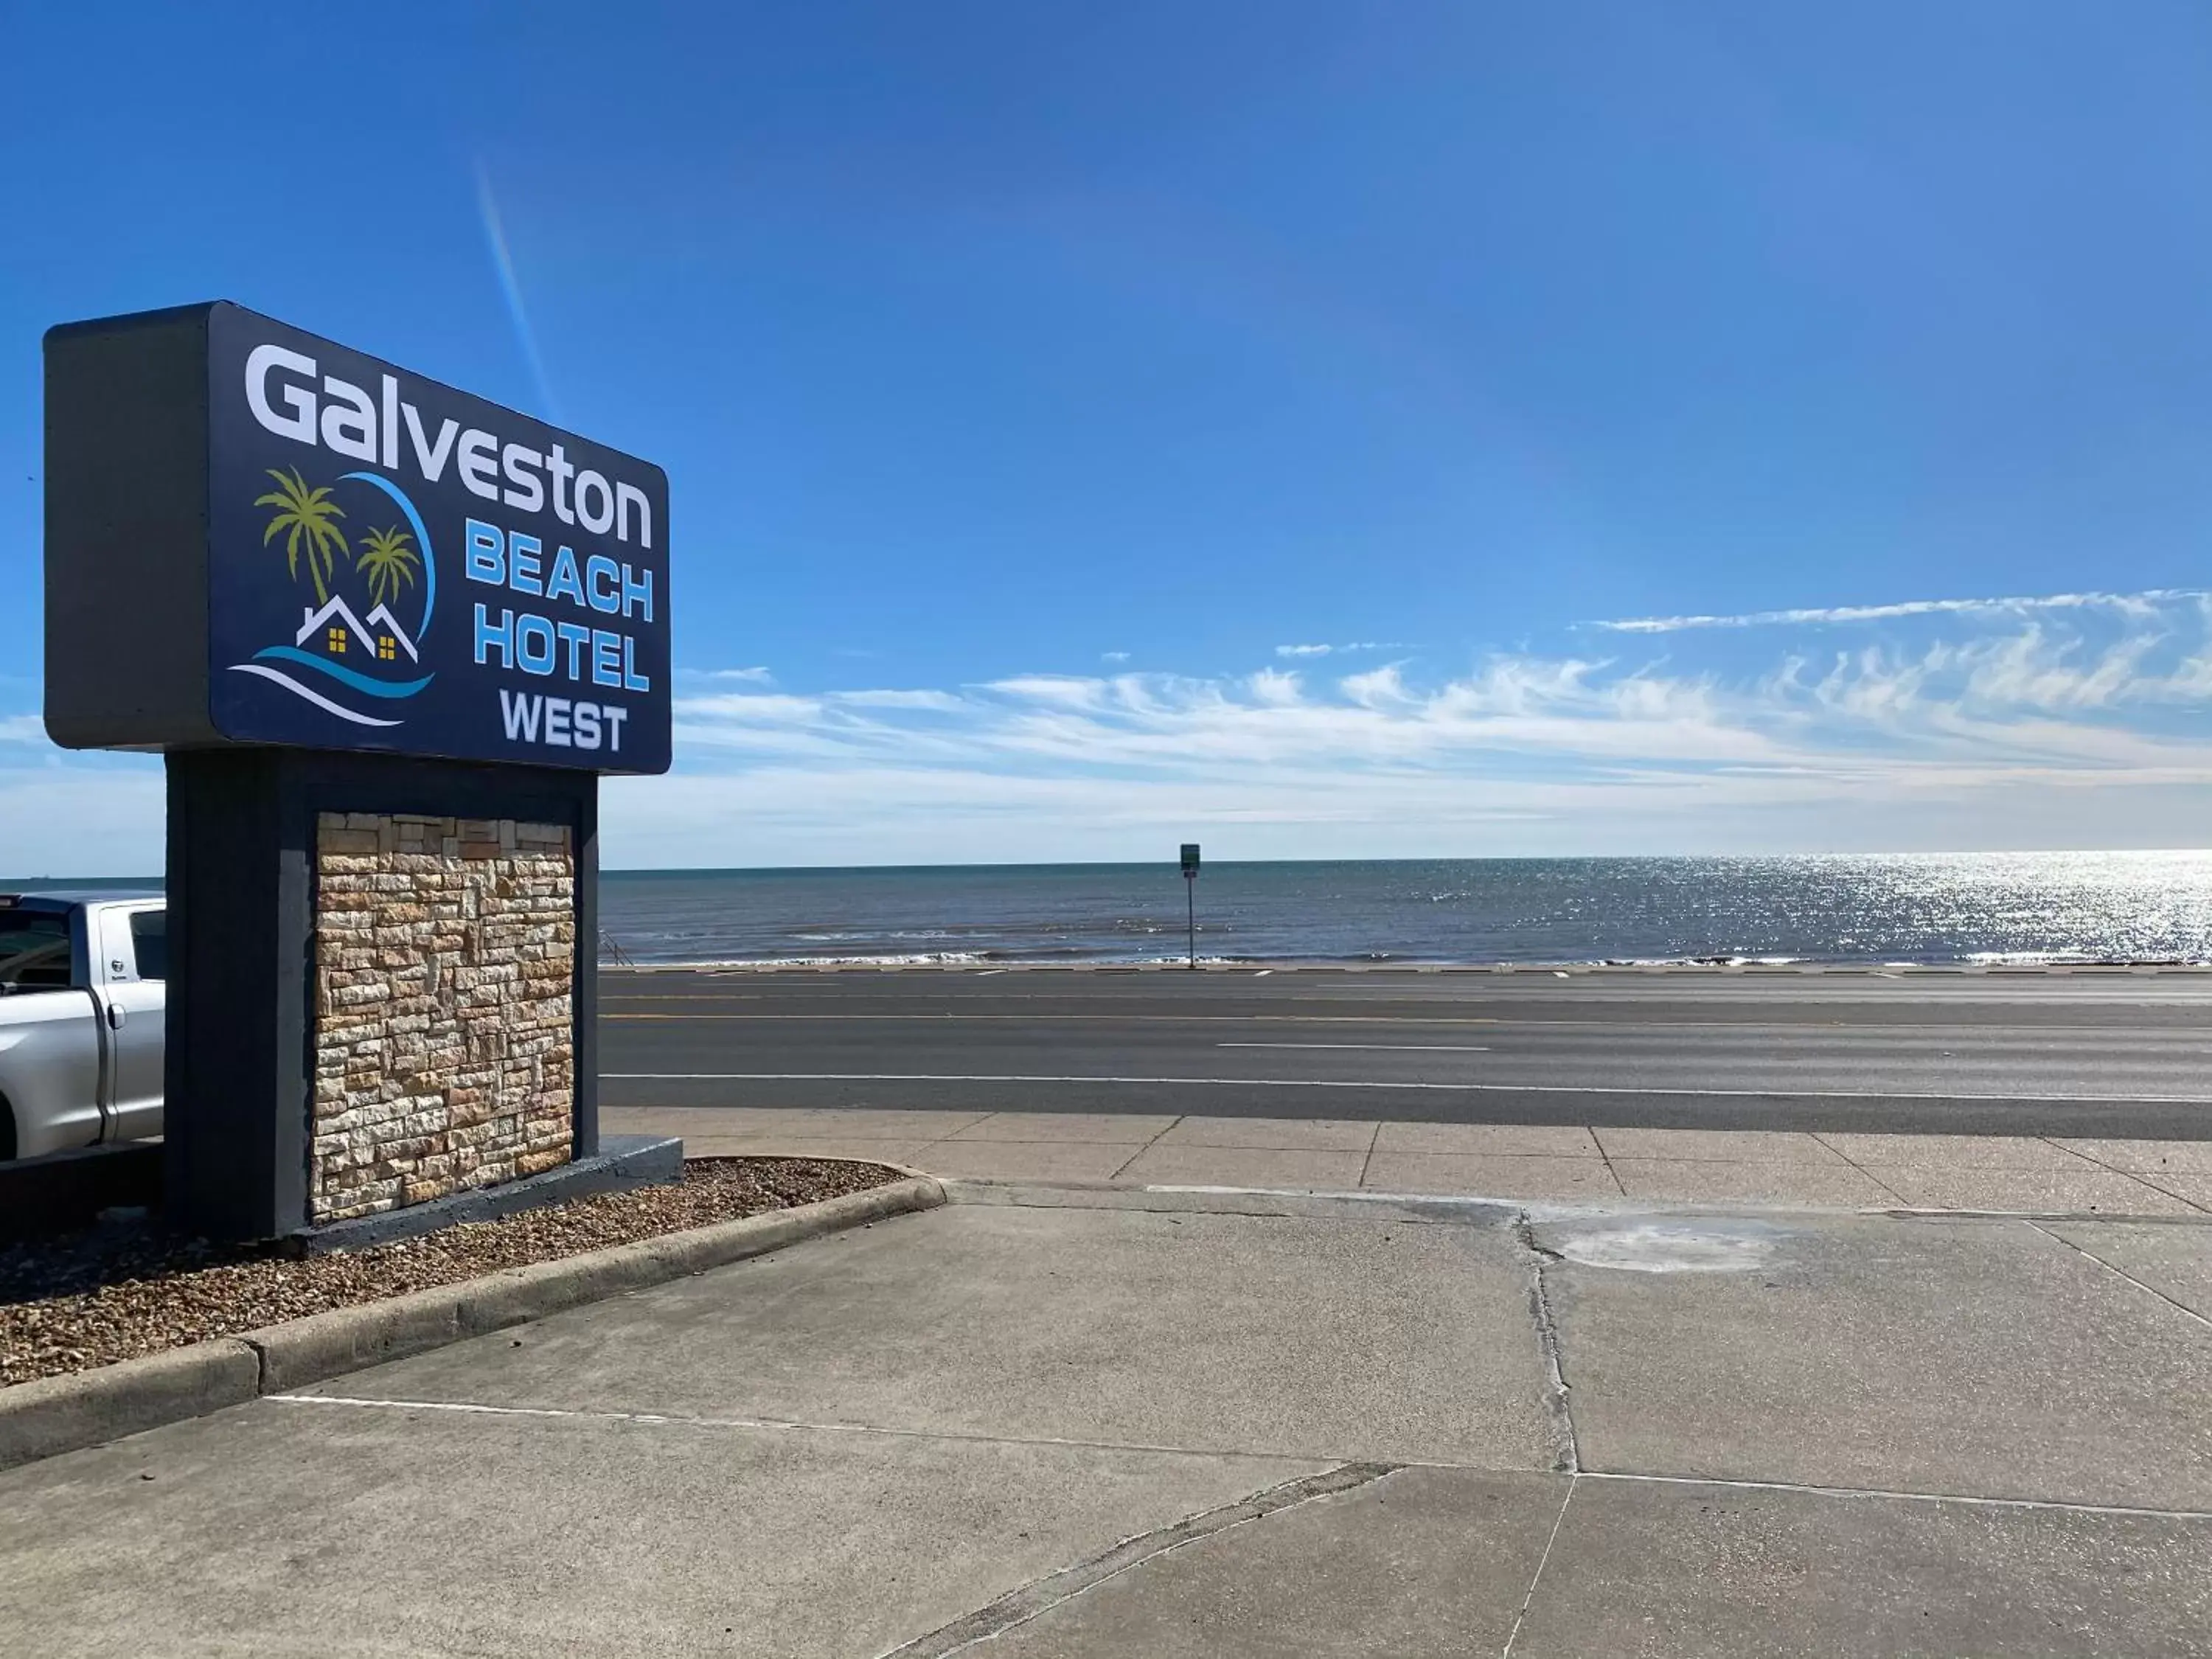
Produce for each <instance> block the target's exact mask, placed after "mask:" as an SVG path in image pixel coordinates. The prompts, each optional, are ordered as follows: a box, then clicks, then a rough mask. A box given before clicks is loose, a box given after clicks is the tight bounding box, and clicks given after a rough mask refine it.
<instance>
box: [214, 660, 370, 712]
mask: <svg viewBox="0 0 2212 1659" xmlns="http://www.w3.org/2000/svg"><path fill="white" fill-rule="evenodd" d="M230 671H231V672H232V673H234V674H258V675H259V676H260V677H261V678H263V679H264V680H274V681H275V682H276V684H279V685H281V686H283V688H284V689H285V690H287V691H289V692H291V693H293V694H294V695H295V696H301V697H305V698H306V699H307V701H308V702H311V703H313V704H314V705H315V707H316V708H327V709H328V710H330V712H331V714H336V715H337V717H338V718H339V719H340V720H351V721H352V722H353V723H354V724H355V725H356V726H398V725H401V724H404V722H402V721H399V720H378V719H377V718H376V717H375V716H374V715H373V714H355V713H354V712H353V710H352V709H350V708H345V707H343V705H341V704H338V703H335V702H331V700H330V699H329V698H328V697H326V696H324V695H323V694H322V693H321V692H319V691H316V690H311V689H310V688H308V687H307V686H304V685H302V684H300V682H299V681H297V680H295V679H294V678H292V677H291V676H290V675H289V674H280V673H278V672H277V671H276V670H275V669H273V668H268V667H264V666H263V665H261V664H259V663H258V662H234V663H233V664H231V665H230Z"/></svg>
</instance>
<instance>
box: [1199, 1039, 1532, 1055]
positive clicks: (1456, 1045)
mask: <svg viewBox="0 0 2212 1659" xmlns="http://www.w3.org/2000/svg"><path fill="white" fill-rule="evenodd" d="M1213 1046H1214V1047H1215V1048H1357V1049H1358V1050H1360V1051H1361V1052H1362V1053H1364V1054H1488V1053H1489V1052H1490V1050H1489V1049H1488V1048H1486V1047H1480V1046H1477V1045H1475V1044H1472V1043H1464V1042H1217V1043H1215V1044H1214V1045H1213Z"/></svg>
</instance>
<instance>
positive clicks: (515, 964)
mask: <svg viewBox="0 0 2212 1659" xmlns="http://www.w3.org/2000/svg"><path fill="white" fill-rule="evenodd" d="M315 872H316V883H315V1098H314V1121H313V1144H312V1147H311V1150H310V1152H309V1165H308V1171H307V1212H308V1219H309V1220H310V1221H313V1222H322V1221H337V1220H343V1219H344V1218H347V1217H349V1216H357V1215H368V1214H370V1213H372V1212H376V1211H380V1210H391V1209H397V1208H398V1207H400V1206H404V1205H409V1204H420V1203H422V1202H425V1201H426V1200H430V1199H434V1198H442V1197H444V1196H446V1195H447V1194H449V1193H455V1192H459V1191H462V1190H464V1189H466V1188H473V1187H489V1186H491V1185H494V1184H495V1183H496V1182H502V1181H513V1180H515V1179H517V1178H519V1177H520V1176H528V1175H535V1174H537V1173H538V1171H539V1170H550V1169H551V1168H552V1167H553V1166H554V1165H556V1164H565V1163H567V1162H568V1157H569V1148H570V1139H571V1135H572V1133H573V1125H574V1104H575V1097H574V1063H575V1056H574V1048H573V1041H574V1036H573V1028H572V1023H571V1021H572V1012H571V1011H572V1009H573V1006H574V1005H573V1002H572V1000H571V999H572V996H573V994H574V988H575V987H574V978H575V960H576V955H575V952H576V866H575V856H574V848H573V847H572V845H571V843H570V836H569V831H568V828H567V826H566V825H561V824H543V823H514V822H513V821H512V820H508V819H482V818H441V817H416V816H410V815H407V814H384V813H370V812H325V813H323V814H321V815H320V817H319V820H318V823H317V826H316V847H315Z"/></svg>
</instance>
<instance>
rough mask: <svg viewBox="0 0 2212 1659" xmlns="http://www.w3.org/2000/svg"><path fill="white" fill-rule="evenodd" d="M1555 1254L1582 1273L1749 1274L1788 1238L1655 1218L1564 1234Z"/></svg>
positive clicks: (1724, 1224)
mask: <svg viewBox="0 0 2212 1659" xmlns="http://www.w3.org/2000/svg"><path fill="white" fill-rule="evenodd" d="M1555 1237H1557V1238H1558V1241H1559V1242H1558V1245H1557V1249H1558V1251H1559V1255H1561V1256H1563V1257H1565V1259H1566V1260H1567V1261H1578V1262H1580V1263H1582V1264H1583V1266H1584V1267H1613V1268H1618V1269H1620V1271H1622V1272H1624V1273H1751V1272H1753V1271H1755V1270H1756V1269H1758V1268H1760V1267H1765V1266H1766V1264H1767V1261H1768V1260H1769V1258H1771V1256H1772V1255H1773V1254H1774V1250H1775V1246H1776V1245H1777V1244H1778V1243H1779V1242H1780V1241H1782V1240H1783V1239H1784V1238H1786V1237H1788V1234H1787V1233H1786V1232H1785V1231H1784V1230H1783V1229H1781V1228H1778V1227H1773V1226H1769V1225H1765V1224H1763V1223H1760V1222H1756V1221H1726V1220H1721V1219H1711V1220H1705V1219H1698V1220H1689V1219H1682V1220H1676V1219H1672V1218H1661V1217H1653V1218H1648V1219H1645V1220H1642V1221H1635V1222H1630V1223H1627V1224H1626V1225H1621V1226H1618V1227H1608V1226H1600V1225H1593V1226H1588V1227H1583V1228H1579V1229H1575V1228H1562V1229H1559V1231H1558V1232H1557V1233H1556V1235H1555Z"/></svg>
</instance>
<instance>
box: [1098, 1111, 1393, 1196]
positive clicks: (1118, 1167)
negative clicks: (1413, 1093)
mask: <svg viewBox="0 0 2212 1659" xmlns="http://www.w3.org/2000/svg"><path fill="white" fill-rule="evenodd" d="M1186 1116H1188V1114H1187V1113H1183V1112H1178V1113H1176V1115H1175V1119H1174V1121H1172V1122H1170V1123H1169V1124H1168V1126H1167V1127H1165V1128H1164V1129H1162V1130H1161V1131H1160V1133H1159V1134H1158V1135H1154V1136H1153V1137H1152V1139H1150V1140H1148V1141H1146V1143H1145V1144H1144V1145H1143V1146H1139V1147H1138V1148H1137V1150H1136V1151H1135V1152H1132V1153H1130V1154H1129V1155H1128V1157H1127V1158H1123V1159H1122V1160H1121V1162H1120V1163H1119V1164H1115V1166H1114V1173H1113V1174H1112V1175H1110V1176H1107V1177H1106V1179H1107V1180H1108V1181H1109V1182H1114V1181H1119V1180H1120V1179H1121V1172H1122V1171H1123V1170H1126V1169H1127V1168H1128V1167H1129V1166H1130V1165H1131V1164H1134V1163H1135V1162H1136V1161H1137V1160H1138V1159H1139V1158H1142V1157H1143V1156H1144V1155H1145V1154H1146V1152H1151V1151H1152V1148H1153V1147H1155V1146H1158V1145H1159V1144H1160V1135H1164V1134H1168V1133H1171V1132H1172V1131H1173V1130H1174V1128H1175V1127H1176V1124H1177V1123H1180V1122H1182V1121H1183V1119H1184V1118H1185V1117H1186ZM1375 1132H1376V1133H1377V1134H1380V1133H1383V1131H1382V1127H1381V1126H1380V1125H1377V1126H1376V1131H1375Z"/></svg>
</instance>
